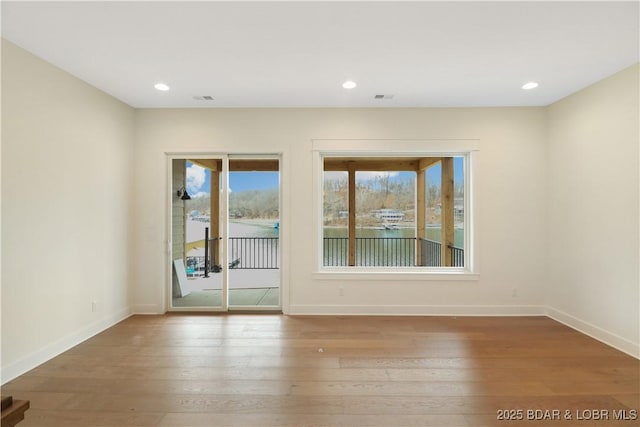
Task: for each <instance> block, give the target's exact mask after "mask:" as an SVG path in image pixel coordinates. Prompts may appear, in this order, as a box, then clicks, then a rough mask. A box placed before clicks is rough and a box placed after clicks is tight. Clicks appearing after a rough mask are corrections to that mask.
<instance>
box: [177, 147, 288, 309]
mask: <svg viewBox="0 0 640 427" xmlns="http://www.w3.org/2000/svg"><path fill="white" fill-rule="evenodd" d="M169 163H170V177H171V182H170V186H171V194H170V195H171V203H170V219H171V226H170V236H171V239H170V241H171V281H170V289H169V294H170V304H169V309H170V310H174V311H227V310H229V309H236V310H279V309H280V304H281V303H280V259H281V256H280V240H279V232H280V226H281V225H280V174H279V160H278V158H277V157H274V156H271V157H270V156H246V155H243V156H238V155H216V156H177V157H171V158H170V162H169Z"/></svg>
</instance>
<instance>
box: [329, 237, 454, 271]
mask: <svg viewBox="0 0 640 427" xmlns="http://www.w3.org/2000/svg"><path fill="white" fill-rule="evenodd" d="M416 241H417V242H418V244H419V245H421V246H420V258H421V259H420V263H419V265H420V266H425V267H440V266H442V245H441V244H440V242H436V241H435V240H429V239H419V240H417V239H416V238H414V237H356V266H368V267H412V266H416V265H417V264H418V263H416V261H417V260H416V254H415V245H416ZM348 245H349V239H348V238H347V237H324V238H323V247H322V252H323V254H322V255H323V262H322V265H324V266H325V267H343V266H347V265H348V253H349V250H348ZM449 248H450V250H451V261H452V262H451V264H452V266H453V267H464V249H462V248H459V247H456V246H449Z"/></svg>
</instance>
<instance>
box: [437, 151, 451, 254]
mask: <svg viewBox="0 0 640 427" xmlns="http://www.w3.org/2000/svg"><path fill="white" fill-rule="evenodd" d="M440 202H441V213H440V215H441V220H442V239H441V242H442V253H441V262H442V266H443V267H450V266H451V265H452V260H451V249H450V248H449V247H450V246H453V243H454V230H453V227H454V211H453V202H454V194H453V157H443V158H442V188H441V197H440Z"/></svg>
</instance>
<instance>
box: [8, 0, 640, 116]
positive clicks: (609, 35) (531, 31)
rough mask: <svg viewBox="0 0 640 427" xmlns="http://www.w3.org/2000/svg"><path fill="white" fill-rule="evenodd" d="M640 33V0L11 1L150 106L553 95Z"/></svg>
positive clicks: (605, 65)
mask: <svg viewBox="0 0 640 427" xmlns="http://www.w3.org/2000/svg"><path fill="white" fill-rule="evenodd" d="M639 32H640V27H639V4H638V2H637V1H635V2H528V3H516V2H479V1H475V2H395V3H394V2H362V1H360V2H340V1H333V2H302V1H300V2H265V1H262V2H242V1H240V2H238V1H236V2H43V3H36V2H7V1H3V2H2V36H3V37H4V38H6V39H8V40H10V41H12V42H13V43H15V44H17V45H19V46H21V47H23V48H24V49H26V50H28V51H30V52H32V53H34V54H35V55H37V56H39V57H41V58H43V59H45V60H46V61H48V62H51V63H53V64H55V65H57V66H58V67H60V68H62V69H64V70H66V71H68V72H69V73H71V74H73V75H75V76H77V77H79V78H80V79H82V80H84V81H86V82H88V83H90V84H91V85H93V86H95V87H97V88H99V89H101V90H103V91H105V92H107V93H109V94H111V95H113V96H114V97H116V98H118V99H120V100H122V101H124V102H126V103H127V104H129V105H131V106H133V107H139V108H141V107H153V108H158V107H159V108H163V107H467V106H540V105H548V104H550V103H552V102H554V101H557V100H558V99H560V98H563V97H565V96H567V95H569V94H571V93H573V92H576V91H578V90H580V89H581V88H583V87H585V86H588V85H590V84H592V83H594V82H596V81H598V80H600V79H602V78H604V77H607V76H609V75H611V74H613V73H615V72H617V71H619V70H621V69H623V68H625V67H627V66H629V65H632V64H634V63H637V62H638V60H639V41H638V40H639ZM345 80H353V81H355V82H356V83H357V87H356V88H355V89H351V90H346V89H343V88H342V83H343V82H344V81H345ZM530 80H535V81H538V82H539V83H540V86H539V87H538V88H537V89H534V90H530V91H525V90H523V89H521V86H522V85H523V84H524V83H526V82H528V81H530ZM157 82H164V83H166V84H168V85H169V86H170V87H171V90H169V91H167V92H160V91H157V90H155V89H154V87H153V86H154V84H155V83H157ZM375 95H393V98H391V99H374V96H375ZM202 96H211V97H212V98H213V100H210V101H207V100H196V99H194V97H202Z"/></svg>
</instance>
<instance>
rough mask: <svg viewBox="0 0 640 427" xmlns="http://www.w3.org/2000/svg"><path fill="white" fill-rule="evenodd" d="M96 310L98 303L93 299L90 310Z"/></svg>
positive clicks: (93, 311)
mask: <svg viewBox="0 0 640 427" xmlns="http://www.w3.org/2000/svg"><path fill="white" fill-rule="evenodd" d="M96 311H98V303H97V302H95V301H91V312H92V313H95V312H96Z"/></svg>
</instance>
